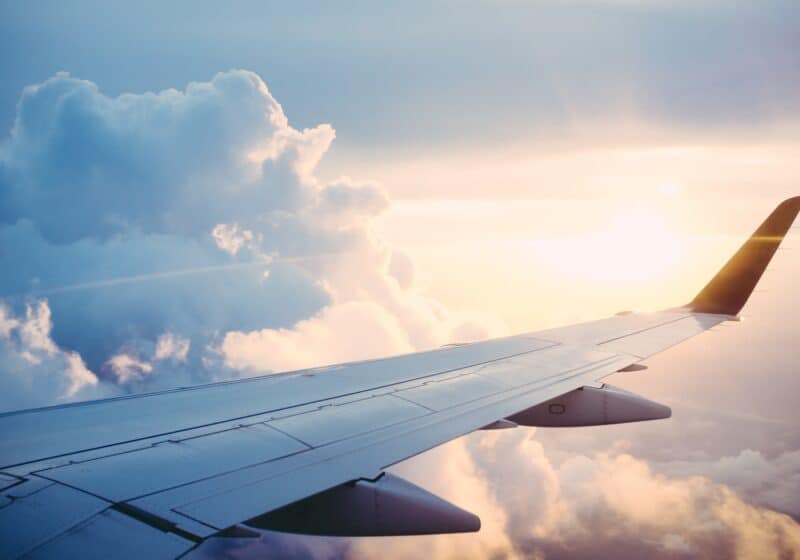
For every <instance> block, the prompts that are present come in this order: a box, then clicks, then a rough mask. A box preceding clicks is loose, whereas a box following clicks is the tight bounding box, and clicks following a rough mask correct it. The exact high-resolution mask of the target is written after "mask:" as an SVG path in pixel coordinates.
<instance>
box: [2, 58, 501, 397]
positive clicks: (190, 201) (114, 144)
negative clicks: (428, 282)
mask: <svg viewBox="0 0 800 560" xmlns="http://www.w3.org/2000/svg"><path fill="white" fill-rule="evenodd" d="M334 138H335V131H334V130H333V128H332V127H331V126H330V125H327V124H322V125H319V126H317V127H313V128H305V129H302V130H298V129H295V128H293V127H291V126H290V124H289V121H288V118H287V117H286V115H285V114H284V112H283V109H282V107H281V105H280V104H279V103H278V102H277V101H276V100H275V98H274V97H273V96H272V95H271V93H270V92H269V90H268V88H267V86H266V85H265V84H264V82H263V81H262V80H261V78H259V77H258V76H257V75H256V74H254V73H252V72H246V71H241V70H232V71H229V72H224V73H220V74H217V75H216V76H215V77H214V78H213V79H212V80H211V81H209V82H195V83H191V84H189V85H188V86H187V87H186V88H185V89H184V90H183V91H178V90H174V89H170V90H165V91H161V92H158V93H152V92H148V93H144V94H130V93H126V94H123V95H120V96H117V97H109V96H107V95H105V94H104V93H103V92H101V91H100V89H99V88H98V87H97V86H96V85H95V84H94V83H92V82H89V81H86V80H80V79H77V78H73V77H72V76H70V75H69V74H67V73H59V74H57V75H55V76H53V77H52V78H50V79H48V80H45V81H44V82H42V83H40V84H35V85H32V86H30V87H27V88H25V90H24V91H23V94H22V97H21V99H20V101H19V104H18V110H17V116H16V119H15V121H14V125H13V127H12V129H11V132H10V135H9V136H8V138H6V140H5V141H4V143H3V144H2V145H1V146H2V147H0V244H2V246H3V247H4V248H5V249H6V250H4V251H3V252H2V253H0V267H2V268H3V269H4V270H6V271H8V273H7V274H4V276H3V278H0V298H3V299H5V300H6V301H8V302H10V303H12V304H16V305H20V304H21V302H23V301H25V300H26V299H28V300H31V298H32V301H37V300H38V301H41V300H42V299H41V298H44V297H46V298H47V300H48V310H52V316H48V321H52V329H51V331H49V332H50V336H51V337H52V344H53V347H56V346H58V347H63V348H68V349H69V350H70V351H73V352H75V353H76V354H77V355H79V356H80V357H81V359H82V360H84V362H85V363H86V364H87V367H88V368H89V369H90V370H92V371H95V372H96V376H97V379H98V382H99V383H101V384H108V385H111V386H115V387H118V388H121V389H122V390H124V391H131V392H132V391H140V390H152V389H157V388H159V387H169V386H175V385H180V384H186V383H193V382H203V381H209V380H212V379H219V378H227V377H231V376H234V377H235V376H239V375H248V374H249V373H251V372H254V371H259V372H263V371H276V370H280V369H286V368H292V367H300V366H305V365H318V363H319V362H329V361H344V360H348V359H353V358H360V357H367V356H369V357H375V356H378V355H381V354H387V353H397V352H407V351H411V350H414V349H421V348H429V347H435V346H438V345H441V344H444V343H447V342H452V341H453V339H454V338H458V339H459V340H462V339H475V338H481V337H484V336H487V335H488V334H491V333H498V332H503V330H504V326H503V325H502V324H500V323H499V322H497V321H491V320H486V318H484V317H481V316H479V315H470V314H467V313H454V312H451V311H449V310H447V309H445V308H444V307H443V306H442V305H441V304H439V303H438V302H437V301H435V300H433V299H430V298H427V297H424V296H423V295H421V294H420V293H419V292H418V291H417V289H416V285H415V282H414V269H413V265H412V264H411V263H410V261H409V259H408V257H406V256H405V255H403V254H402V253H399V252H397V251H395V250H394V249H393V248H391V247H389V246H387V245H386V244H385V243H384V242H383V241H382V240H381V239H380V238H378V237H377V235H376V234H375V233H374V232H373V230H372V222H373V220H374V218H375V217H377V216H378V215H380V214H381V213H382V212H383V211H384V210H385V209H386V208H387V207H388V206H389V200H388V198H387V196H386V194H385V193H384V192H383V191H382V189H381V188H380V187H379V186H377V185H374V184H371V183H368V182H359V181H356V180H353V179H351V178H349V177H340V178H338V179H335V180H333V181H330V182H323V181H320V180H319V179H318V178H317V177H316V175H315V169H316V166H317V164H318V162H319V161H320V159H321V158H322V157H323V156H324V154H325V153H326V151H327V150H328V148H329V146H330V144H331V142H332V141H333V139H334ZM64 208H69V209H70V210H69V211H64ZM26 325H28V326H27V327H26V328H28V329H34V330H32V331H31V333H30V335H29V338H30V341H29V344H28V346H30V347H34V346H32V345H34V344H35V341H36V340H38V339H37V332H38V331H36V330H35V329H36V324H35V323H32V322H28V323H26ZM3 328H5V327H3ZM40 330H41V329H40ZM99 333H102V334H99ZM39 338H41V337H39ZM42 340H44V341H47V340H50V338H46V339H42ZM365 341H367V342H368V343H366V344H365V343H364V342H365ZM40 350H45V349H40ZM6 406H7V407H13V406H15V403H13V402H10V403H7V404H6Z"/></svg>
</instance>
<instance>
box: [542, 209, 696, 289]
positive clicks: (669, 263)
mask: <svg viewBox="0 0 800 560" xmlns="http://www.w3.org/2000/svg"><path fill="white" fill-rule="evenodd" d="M685 246H686V243H685V237H684V236H682V235H678V234H677V233H676V228H674V227H673V226H672V224H670V223H669V221H668V219H667V216H666V215H665V214H664V213H663V212H662V211H660V210H659V209H658V208H657V207H656V206H649V205H648V206H645V205H636V206H633V205H632V206H629V207H626V208H624V209H623V210H621V211H620V212H619V213H618V214H617V215H616V216H615V217H614V218H613V219H612V220H610V221H609V222H608V227H607V228H605V229H601V230H596V231H592V232H587V233H584V234H581V235H576V236H567V237H558V238H551V239H546V240H541V241H532V242H531V249H532V251H534V252H535V253H536V254H537V256H538V257H540V258H541V262H542V263H545V264H547V265H549V266H551V267H553V269H554V272H556V273H560V274H562V275H564V276H570V277H573V278H575V277H577V278H583V279H588V280H592V281H594V282H603V283H613V284H638V283H641V282H643V281H646V280H650V279H653V278H656V277H658V276H661V275H663V274H665V273H667V272H669V271H671V270H673V269H674V268H675V267H676V265H677V264H678V262H679V261H680V259H681V258H682V256H683V255H684V253H685V248H686V247H685Z"/></svg>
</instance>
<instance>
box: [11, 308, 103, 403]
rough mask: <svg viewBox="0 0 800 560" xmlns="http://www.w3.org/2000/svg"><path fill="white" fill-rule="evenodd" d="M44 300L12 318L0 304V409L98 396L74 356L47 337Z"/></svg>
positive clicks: (48, 325)
mask: <svg viewBox="0 0 800 560" xmlns="http://www.w3.org/2000/svg"><path fill="white" fill-rule="evenodd" d="M51 329H52V323H51V321H50V307H49V306H48V303H47V301H46V300H39V301H36V302H32V303H29V304H27V305H26V306H25V315H24V316H23V317H19V316H16V315H15V314H14V312H13V310H12V309H11V308H10V307H9V306H8V305H6V304H5V303H3V302H0V393H2V395H3V399H2V401H0V407H2V409H4V410H9V409H16V408H24V407H32V406H43V405H46V404H52V403H54V402H58V401H64V400H78V399H86V398H91V397H93V396H100V395H102V394H105V391H99V389H100V388H99V387H98V379H97V376H96V375H95V374H94V373H92V372H91V371H90V370H89V369H88V368H87V367H86V364H85V363H84V362H83V359H82V358H81V357H80V355H78V354H77V353H75V352H70V351H65V350H63V349H61V348H59V347H58V346H57V345H56V344H55V342H53V339H52V338H51Z"/></svg>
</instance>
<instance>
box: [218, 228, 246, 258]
mask: <svg viewBox="0 0 800 560" xmlns="http://www.w3.org/2000/svg"><path fill="white" fill-rule="evenodd" d="M211 236H212V237H213V238H214V241H215V242H216V244H217V247H219V248H220V249H222V250H223V251H225V252H226V253H229V254H230V255H235V254H236V253H238V252H239V250H240V249H242V248H244V247H247V246H248V245H249V244H251V243H252V242H253V238H254V236H253V232H252V231H250V230H249V229H242V228H241V227H240V226H239V224H232V225H227V224H217V225H216V226H214V229H212V230H211Z"/></svg>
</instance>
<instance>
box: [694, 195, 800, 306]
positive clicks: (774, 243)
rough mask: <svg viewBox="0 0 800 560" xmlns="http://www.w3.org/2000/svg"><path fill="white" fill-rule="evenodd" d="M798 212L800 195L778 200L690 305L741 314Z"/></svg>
mask: <svg viewBox="0 0 800 560" xmlns="http://www.w3.org/2000/svg"><path fill="white" fill-rule="evenodd" d="M798 213H800V196H793V197H791V198H787V199H786V200H784V201H783V202H781V203H780V204H778V206H776V207H775V209H774V210H773V211H772V213H770V215H769V216H767V218H766V219H765V220H764V221H763V222H762V224H761V225H760V226H759V227H758V229H757V230H756V231H755V232H753V235H751V236H750V238H748V240H747V241H746V242H745V243H744V245H742V246H741V248H739V250H738V251H737V252H736V253H735V254H734V255H733V257H731V258H730V260H729V261H728V262H727V263H726V264H725V266H723V267H722V268H721V269H720V270H719V272H717V274H716V275H715V276H714V278H712V279H711V281H710V282H709V283H708V284H706V286H705V287H704V288H703V290H702V291H701V292H700V293H699V294H697V296H696V297H695V298H694V299H693V300H692V302H691V303H690V304H689V305H688V306H687V307H688V308H689V309H691V310H692V311H694V312H695V313H712V314H717V315H730V316H735V315H737V314H738V313H739V311H741V309H742V307H744V304H745V303H746V302H747V300H748V298H749V297H750V294H751V293H752V292H753V289H754V288H755V287H756V284H758V281H759V279H760V278H761V275H762V274H763V273H764V270H766V268H767V265H768V264H769V262H770V260H772V256H773V255H774V254H775V251H777V249H778V247H779V246H780V244H781V242H782V241H783V239H784V237H785V236H786V233H787V232H788V231H789V228H790V227H791V226H792V224H793V223H794V220H795V218H796V217H797V215H798Z"/></svg>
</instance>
